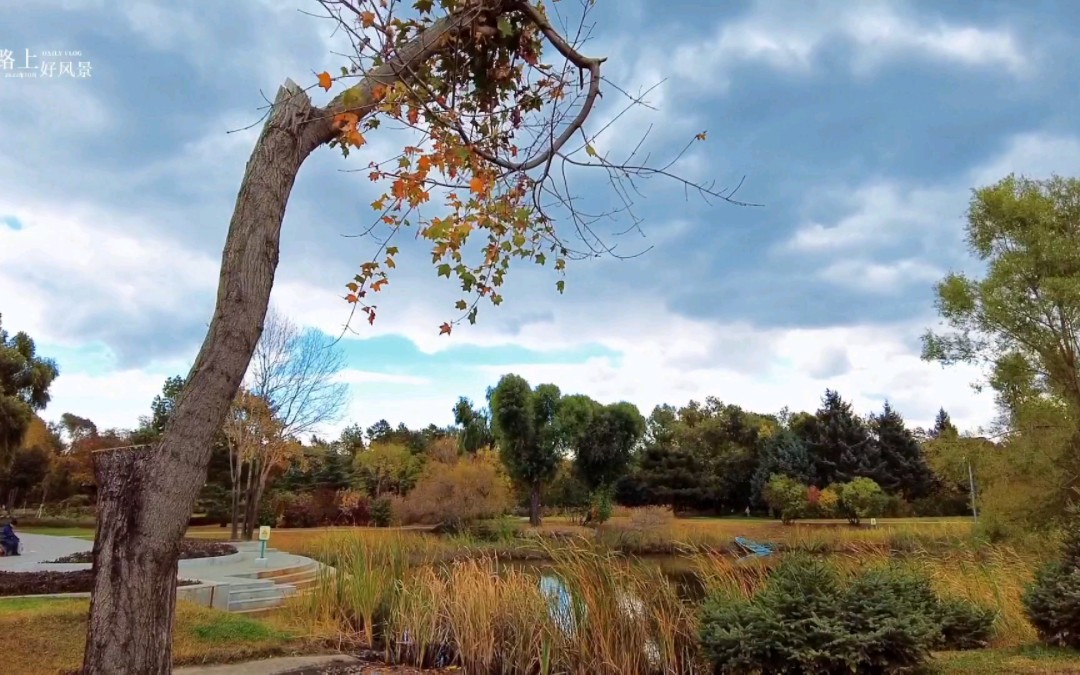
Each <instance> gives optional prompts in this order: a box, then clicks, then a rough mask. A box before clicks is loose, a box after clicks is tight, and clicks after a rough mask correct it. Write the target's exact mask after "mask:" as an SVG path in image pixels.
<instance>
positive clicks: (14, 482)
mask: <svg viewBox="0 0 1080 675" xmlns="http://www.w3.org/2000/svg"><path fill="white" fill-rule="evenodd" d="M51 462H52V454H51V453H50V452H49V449H48V448H46V447H43V446H40V445H33V446H23V447H21V448H19V449H18V450H16V451H15V452H14V453H13V454H12V457H11V461H10V462H9V463H8V466H7V468H6V469H5V470H4V471H3V472H0V486H2V487H3V490H4V492H5V493H6V495H7V501H6V502H5V503H6V504H7V510H8V512H9V513H10V512H11V511H12V510H14V508H15V500H16V499H18V498H19V497H20V496H23V497H25V496H26V494H27V493H28V492H29V491H30V490H31V489H32V488H35V487H38V486H39V485H40V484H41V483H42V481H44V480H45V476H46V475H48V473H49V466H50V464H51Z"/></svg>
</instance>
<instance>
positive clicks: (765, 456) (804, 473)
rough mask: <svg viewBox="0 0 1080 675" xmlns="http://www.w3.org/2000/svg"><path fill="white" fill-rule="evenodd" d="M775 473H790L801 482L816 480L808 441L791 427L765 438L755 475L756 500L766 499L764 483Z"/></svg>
mask: <svg viewBox="0 0 1080 675" xmlns="http://www.w3.org/2000/svg"><path fill="white" fill-rule="evenodd" d="M773 476H787V477H788V478H790V479H792V480H793V481H795V482H797V483H800V484H802V485H810V484H811V483H813V481H814V463H813V462H812V461H811V460H810V453H809V451H808V450H807V449H806V444H805V443H804V442H803V441H802V439H800V438H799V437H798V436H797V435H796V434H795V432H793V431H791V430H790V429H781V430H780V431H778V432H777V433H776V434H775V435H773V436H772V437H770V438H768V439H766V440H764V441H763V442H762V449H761V455H760V459H759V462H758V465H757V469H756V470H755V471H754V478H753V493H752V494H753V501H754V502H755V503H765V486H766V485H767V484H768V482H769V480H770V479H771V478H772V477H773Z"/></svg>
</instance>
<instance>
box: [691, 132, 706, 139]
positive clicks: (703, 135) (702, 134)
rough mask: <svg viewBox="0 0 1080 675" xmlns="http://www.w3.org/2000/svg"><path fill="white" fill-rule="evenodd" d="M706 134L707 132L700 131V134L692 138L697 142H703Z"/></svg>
mask: <svg viewBox="0 0 1080 675" xmlns="http://www.w3.org/2000/svg"><path fill="white" fill-rule="evenodd" d="M706 134H707V132H705V131H702V132H701V133H700V134H697V135H695V136H694V138H695V139H697V140H699V141H703V140H705V136H706Z"/></svg>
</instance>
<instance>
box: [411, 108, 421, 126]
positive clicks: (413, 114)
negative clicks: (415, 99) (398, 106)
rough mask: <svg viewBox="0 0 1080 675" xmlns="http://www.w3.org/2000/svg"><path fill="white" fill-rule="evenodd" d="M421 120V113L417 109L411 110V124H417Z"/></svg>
mask: <svg viewBox="0 0 1080 675" xmlns="http://www.w3.org/2000/svg"><path fill="white" fill-rule="evenodd" d="M419 120H420V111H419V110H417V109H416V108H409V124H416V123H417V122H418V121H419Z"/></svg>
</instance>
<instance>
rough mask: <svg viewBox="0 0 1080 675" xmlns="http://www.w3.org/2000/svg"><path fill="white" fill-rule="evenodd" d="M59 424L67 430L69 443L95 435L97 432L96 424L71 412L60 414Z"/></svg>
mask: <svg viewBox="0 0 1080 675" xmlns="http://www.w3.org/2000/svg"><path fill="white" fill-rule="evenodd" d="M60 425H61V427H62V428H63V430H64V431H65V432H67V435H68V439H70V444H71V445H74V444H75V443H76V442H77V441H79V440H81V439H83V438H88V437H91V436H97V433H98V430H97V425H96V424H94V423H93V421H91V420H89V419H87V418H85V417H79V416H78V415H74V414H72V413H67V412H66V413H64V414H62V415H60Z"/></svg>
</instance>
